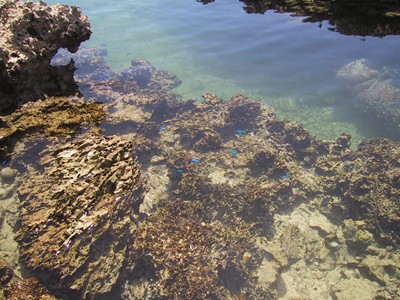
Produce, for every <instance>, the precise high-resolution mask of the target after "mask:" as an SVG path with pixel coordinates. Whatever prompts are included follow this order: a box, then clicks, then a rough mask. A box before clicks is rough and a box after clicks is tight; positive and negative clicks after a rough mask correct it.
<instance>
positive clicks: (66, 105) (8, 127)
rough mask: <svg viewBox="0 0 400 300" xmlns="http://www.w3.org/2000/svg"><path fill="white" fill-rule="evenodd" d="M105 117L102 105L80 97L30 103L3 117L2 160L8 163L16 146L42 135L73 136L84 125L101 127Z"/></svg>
mask: <svg viewBox="0 0 400 300" xmlns="http://www.w3.org/2000/svg"><path fill="white" fill-rule="evenodd" d="M104 118H105V112H104V107H103V105H102V104H100V103H94V102H84V101H82V99H79V98H64V97H55V98H46V99H44V100H38V101H36V102H30V103H26V104H25V105H24V106H23V107H21V108H19V109H17V110H16V111H14V112H13V113H12V114H9V115H7V116H3V117H0V120H1V121H2V123H3V124H2V126H1V127H0V159H2V160H4V159H5V157H6V155H7V154H8V153H9V152H11V150H12V149H13V147H14V145H15V143H16V142H17V141H19V140H21V139H22V138H24V137H28V136H30V137H32V136H38V135H45V136H48V137H50V136H57V135H71V134H73V133H74V132H76V131H77V130H79V129H81V128H82V126H83V125H84V124H99V123H100V122H101V121H102V120H103V119H104Z"/></svg>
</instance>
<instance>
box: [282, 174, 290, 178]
mask: <svg viewBox="0 0 400 300" xmlns="http://www.w3.org/2000/svg"><path fill="white" fill-rule="evenodd" d="M289 177H290V174H285V175H283V176H282V178H283V179H286V178H289Z"/></svg>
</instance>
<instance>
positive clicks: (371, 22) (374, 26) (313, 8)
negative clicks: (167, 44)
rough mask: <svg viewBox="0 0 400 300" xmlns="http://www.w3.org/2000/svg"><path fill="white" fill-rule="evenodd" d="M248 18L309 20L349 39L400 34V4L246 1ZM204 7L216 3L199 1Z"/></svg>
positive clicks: (295, 0)
mask: <svg viewBox="0 0 400 300" xmlns="http://www.w3.org/2000/svg"><path fill="white" fill-rule="evenodd" d="M240 1H241V2H243V3H244V4H245V6H244V8H243V9H244V10H245V11H246V12H247V13H248V14H264V13H266V12H267V11H268V10H273V11H275V12H280V13H290V14H292V15H294V16H303V17H306V18H305V19H304V20H303V22H312V23H314V22H319V23H320V26H322V22H323V21H328V22H329V24H330V25H331V27H329V28H328V30H330V31H335V32H339V33H341V34H345V35H360V36H377V37H383V36H386V35H398V34H399V33H400V2H399V1H384V0H379V1H374V0H367V1H362V2H360V1H356V0H350V1H347V0H346V1H345V0H340V1H331V0H317V1H303V0H272V1H270V0H252V1H244V0H240ZM198 2H202V3H203V4H208V3H211V2H214V1H213V0H198Z"/></svg>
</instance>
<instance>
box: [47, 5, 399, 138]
mask: <svg viewBox="0 0 400 300" xmlns="http://www.w3.org/2000/svg"><path fill="white" fill-rule="evenodd" d="M47 2H48V3H49V4H54V3H57V2H59V1H52V0H51V1H47ZM62 3H63V4H68V5H77V6H80V7H81V8H82V10H83V13H84V14H86V15H88V16H89V20H90V23H91V26H92V31H93V35H92V37H91V39H90V41H88V42H86V43H85V45H86V46H88V47H91V46H105V47H106V48H107V50H108V62H109V64H110V65H111V66H112V67H113V68H114V69H115V70H121V69H123V68H126V67H129V65H130V61H131V60H132V59H145V60H148V61H150V62H151V63H152V64H153V65H154V66H156V67H158V68H160V69H164V70H167V71H170V72H171V73H174V74H176V75H178V76H179V78H180V79H181V80H182V81H183V83H182V86H181V87H179V88H177V89H176V93H178V94H180V95H182V96H183V97H184V98H196V99H201V95H202V94H204V93H206V92H211V93H215V94H217V95H218V96H219V97H222V98H226V99H227V98H229V97H231V96H233V95H235V94H237V93H242V94H245V95H246V96H248V97H249V98H251V99H259V100H261V101H263V102H265V103H268V104H271V105H273V106H274V107H275V108H276V110H277V111H278V114H279V116H280V117H281V118H285V119H291V120H296V121H299V122H301V123H303V124H304V125H305V127H306V128H307V129H308V130H310V131H311V132H312V133H313V134H316V135H317V136H319V137H321V138H328V139H334V138H336V137H337V136H338V135H339V134H340V133H342V132H348V133H350V134H351V135H352V136H353V145H356V144H358V143H359V142H360V141H361V140H362V139H365V138H370V137H374V136H386V137H390V138H392V139H399V136H398V133H389V132H387V131H386V130H385V129H384V128H383V127H381V126H379V125H377V124H376V123H372V124H371V122H368V119H367V118H366V117H365V116H363V114H362V112H360V111H357V110H355V109H353V108H351V106H350V105H349V103H351V98H352V97H354V96H353V95H352V94H351V92H350V91H349V90H348V89H347V87H346V84H345V83H343V82H342V81H339V80H338V79H337V78H336V72H337V70H338V69H339V68H341V67H342V66H344V65H345V64H347V63H349V62H351V61H354V60H357V59H361V58H364V59H367V61H368V65H369V66H370V67H372V68H374V69H377V70H382V69H383V68H389V69H391V70H400V59H399V58H400V51H399V50H400V37H398V36H387V37H384V38H375V37H366V38H365V39H364V38H362V37H357V36H344V35H341V34H339V33H336V32H332V31H328V30H327V28H328V27H329V25H328V24H327V23H323V24H322V26H321V27H320V26H318V25H319V24H310V23H303V22H302V18H299V17H291V16H290V15H288V14H279V13H274V12H271V11H270V12H268V13H266V14H264V15H256V14H251V15H250V14H246V13H245V11H244V10H243V3H241V2H239V1H237V0H230V1H227V0H225V1H216V2H214V3H211V4H208V5H203V4H202V3H199V2H196V1H195V0H181V1H167V0H153V1H137V0H129V1H128V0H121V1H105V0H98V1H82V0H65V1H62Z"/></svg>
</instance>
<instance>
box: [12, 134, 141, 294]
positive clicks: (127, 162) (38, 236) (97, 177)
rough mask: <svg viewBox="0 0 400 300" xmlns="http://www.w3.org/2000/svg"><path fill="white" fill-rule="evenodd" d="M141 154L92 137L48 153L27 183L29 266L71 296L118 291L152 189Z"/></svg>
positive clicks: (22, 236) (24, 219)
mask: <svg viewBox="0 0 400 300" xmlns="http://www.w3.org/2000/svg"><path fill="white" fill-rule="evenodd" d="M133 151H134V144H133V143H132V142H130V141H128V140H124V139H121V138H118V137H104V136H101V135H98V134H90V133H88V134H86V135H82V136H79V137H78V138H76V139H74V140H72V141H71V142H66V143H65V144H63V145H54V146H52V147H50V148H48V149H47V150H46V151H45V153H44V154H43V157H42V159H41V161H40V164H39V166H38V167H37V169H34V168H33V167H30V168H29V171H28V172H27V173H25V175H24V178H23V179H22V184H21V187H20V189H19V194H20V199H21V201H22V202H21V216H20V223H21V228H20V230H19V232H18V241H19V243H20V253H21V258H22V261H23V262H24V263H25V264H26V266H27V267H28V268H29V269H31V270H33V271H34V272H35V275H36V276H37V277H38V278H39V279H40V280H42V281H45V282H46V285H47V286H48V287H49V288H51V289H55V288H57V290H58V293H60V294H64V297H67V298H68V299H70V298H74V297H76V298H75V299H77V298H81V299H82V298H83V299H93V298H94V299H96V297H98V296H99V295H102V294H106V293H108V292H110V290H111V289H112V288H113V285H114V284H115V282H116V281H117V279H118V278H119V275H120V270H121V268H123V267H124V265H125V263H126V251H127V245H128V244H129V243H131V239H132V238H133V234H134V232H135V230H136V219H137V214H138V211H139V206H140V204H141V203H142V194H143V188H144V187H143V178H142V176H141V172H140V169H139V168H140V166H139V163H138V162H137V160H136V156H135V154H134V152H133ZM65 293H66V294H65ZM65 295H68V296H65Z"/></svg>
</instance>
